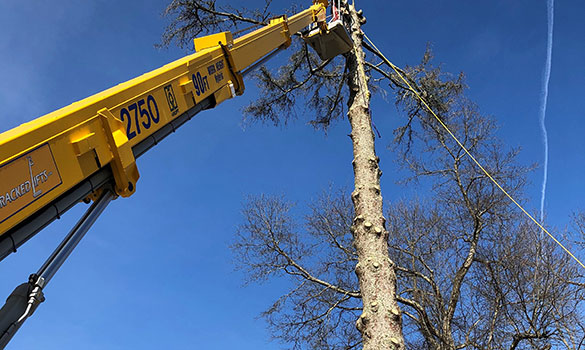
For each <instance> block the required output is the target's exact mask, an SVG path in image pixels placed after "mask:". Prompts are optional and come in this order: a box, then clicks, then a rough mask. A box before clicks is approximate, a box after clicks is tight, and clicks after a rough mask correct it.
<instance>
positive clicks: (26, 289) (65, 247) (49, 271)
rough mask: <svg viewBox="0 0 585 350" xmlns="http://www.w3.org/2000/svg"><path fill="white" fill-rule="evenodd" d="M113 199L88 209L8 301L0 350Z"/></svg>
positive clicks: (106, 195)
mask: <svg viewBox="0 0 585 350" xmlns="http://www.w3.org/2000/svg"><path fill="white" fill-rule="evenodd" d="M112 199H114V194H113V193H112V192H111V191H110V190H104V192H103V193H102V195H101V196H100V197H99V199H98V200H96V201H95V202H94V203H93V204H92V205H91V207H89V209H88V210H87V211H86V212H85V214H84V215H83V217H82V218H81V219H80V220H79V221H78V222H77V224H76V225H75V226H74V227H73V228H72V229H71V231H70V232H69V234H68V235H67V237H65V239H64V240H63V241H62V242H61V244H60V245H59V246H58V247H57V249H55V251H54V252H53V253H52V254H51V256H50V257H49V258H48V259H47V260H46V261H45V263H44V264H43V266H41V268H40V269H39V270H38V272H37V273H36V274H33V275H31V276H30V277H29V281H28V282H27V283H23V284H21V285H19V286H18V287H16V289H15V290H14V292H12V294H10V296H9V297H8V299H6V303H5V304H4V306H3V307H2V309H0V350H1V349H4V348H5V347H6V345H7V344H8V342H9V341H10V339H12V337H13V336H14V334H16V332H17V331H18V329H19V328H20V326H22V324H23V323H24V321H25V320H26V319H27V318H28V317H30V316H31V315H32V314H33V312H34V311H35V310H36V308H37V306H38V305H39V304H40V303H42V302H43V301H44V300H45V297H44V295H43V288H44V287H45V286H46V285H47V284H48V283H49V281H50V280H51V279H52V278H53V276H55V273H56V272H57V271H58V270H59V268H60V267H61V265H63V263H64V262H65V260H67V258H68V257H69V255H71V253H72V252H73V250H74V249H75V247H76V246H77V244H78V243H79V241H81V239H82V238H83V236H85V234H86V233H87V231H89V229H90V227H91V226H92V225H93V223H94V222H95V221H96V220H97V218H98V217H99V216H100V214H101V213H102V212H103V211H104V209H105V208H106V207H107V205H108V204H109V203H110V202H111V201H112Z"/></svg>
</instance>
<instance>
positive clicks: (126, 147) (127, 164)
mask: <svg viewBox="0 0 585 350" xmlns="http://www.w3.org/2000/svg"><path fill="white" fill-rule="evenodd" d="M98 116H99V118H100V119H101V121H102V124H103V127H104V131H105V134H106V138H107V141H108V145H109V146H110V151H111V154H112V159H111V162H110V165H111V167H112V172H113V175H114V181H115V185H116V186H115V192H116V194H117V195H119V196H122V197H129V196H131V195H132V194H133V193H134V191H136V182H137V181H138V178H139V177H140V174H139V173H138V167H137V166H136V159H135V158H134V153H132V147H131V146H130V143H129V142H128V137H127V136H126V130H125V127H124V123H123V122H122V121H121V120H120V119H118V118H116V117H115V116H114V114H112V112H110V110H108V109H107V108H104V109H101V110H99V111H98ZM100 161H101V160H100Z"/></svg>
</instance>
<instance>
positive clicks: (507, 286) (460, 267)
mask: <svg viewBox="0 0 585 350" xmlns="http://www.w3.org/2000/svg"><path fill="white" fill-rule="evenodd" d="M430 58H431V56H430V53H429V52H427V54H426V55H425V57H424V58H423V62H422V63H421V64H420V65H419V66H416V67H410V68H406V69H405V71H404V72H405V74H407V77H408V79H410V80H411V84H414V86H416V87H417V88H419V89H420V90H419V91H424V92H425V94H426V95H427V96H438V97H435V99H434V100H431V101H433V104H434V105H435V106H436V107H438V108H437V109H436V110H438V111H440V114H439V117H440V118H441V119H442V120H443V122H445V123H447V125H448V126H449V128H450V129H451V130H453V131H454V132H455V133H456V134H457V135H458V136H460V137H461V140H462V142H463V144H464V146H465V147H466V148H468V149H469V150H470V151H471V152H473V154H474V155H475V157H476V158H477V159H479V160H480V162H481V163H482V164H484V165H485V166H486V167H487V170H488V171H489V172H490V174H491V175H492V176H493V177H494V178H495V179H497V181H498V182H499V183H500V184H501V185H502V186H504V187H505V188H506V189H507V190H508V192H509V193H510V194H511V195H512V196H514V197H515V198H516V199H518V200H522V198H523V189H524V187H525V185H526V180H525V179H526V176H527V173H528V172H529V171H530V169H531V167H526V166H520V165H518V163H517V161H516V155H517V154H518V151H517V150H509V151H506V150H505V149H506V147H505V146H503V145H502V144H501V143H500V142H499V141H498V139H497V137H496V135H495V131H496V129H497V126H496V125H495V123H494V122H493V120H492V119H491V118H489V117H486V116H482V115H481V114H480V113H479V112H478V109H477V107H476V106H475V105H474V104H473V103H472V102H470V101H468V100H467V99H466V98H465V96H464V94H463V93H464V91H465V85H464V81H463V77H462V76H457V77H452V76H450V75H448V74H443V73H441V71H440V68H437V67H433V66H432V65H431V61H430ZM389 74H390V73H389ZM421 86H425V88H424V90H423V88H421ZM413 97H414V96H412V94H411V92H409V91H407V90H405V89H397V93H396V101H397V104H398V105H399V106H400V107H401V109H402V110H403V111H404V114H405V115H406V117H407V118H406V122H405V124H404V125H403V126H402V127H400V128H398V129H397V130H396V139H395V142H394V145H393V148H394V150H395V151H396V153H397V154H398V155H399V160H400V163H401V164H402V165H403V166H404V167H405V169H406V170H408V171H409V172H410V174H411V175H410V176H409V177H408V178H406V179H405V184H408V185H417V186H421V187H422V188H426V189H429V191H428V192H429V193H430V195H429V196H427V197H426V198H414V199H412V200H410V201H405V202H395V203H392V204H391V205H390V206H389V209H388V224H389V226H388V231H389V233H390V235H389V242H390V244H389V247H390V248H389V249H390V256H393V257H394V258H395V266H394V267H395V269H396V271H397V275H398V282H399V283H398V285H399V286H400V288H399V294H398V301H399V303H400V304H401V305H402V308H403V315H405V317H404V325H403V326H404V328H403V330H404V334H405V337H406V340H407V346H408V347H409V348H413V349H462V348H469V349H543V348H551V347H554V348H559V349H561V348H562V349H564V348H566V349H581V348H583V347H584V343H583V342H584V339H585V338H584V336H585V333H584V332H583V319H584V316H585V315H583V311H582V310H581V309H582V308H583V302H584V301H583V299H584V297H585V290H584V289H583V276H582V274H581V273H580V270H579V267H578V266H577V265H576V264H575V263H574V261H573V260H572V259H571V258H570V257H569V256H567V255H566V254H565V252H563V251H561V250H560V249H559V248H558V246H557V245H556V244H555V243H554V242H552V241H551V240H549V239H548V237H546V236H545V235H544V234H543V233H542V232H540V230H539V229H538V228H535V227H534V225H532V224H531V223H529V222H527V221H526V220H525V219H524V217H523V214H522V213H521V212H519V211H518V210H516V208H515V207H514V206H513V204H512V203H511V201H510V200H509V199H508V198H507V197H506V196H505V195H504V194H503V193H502V192H501V191H500V190H499V189H498V188H496V186H495V185H494V184H493V183H492V182H491V180H490V179H489V178H487V176H486V175H485V174H484V173H483V172H481V170H479V169H478V168H477V167H476V166H475V164H473V163H472V162H471V160H470V159H469V157H468V156H466V155H465V153H464V151H463V150H462V149H461V147H460V146H459V145H457V144H456V143H455V142H453V141H452V140H451V139H450V138H448V135H447V134H446V132H445V131H444V130H443V129H442V127H441V126H440V124H439V123H437V121H436V120H435V119H434V117H433V116H431V115H429V114H428V113H426V112H425V111H424V110H423V109H422V106H420V105H419V103H418V102H417V101H415V100H414V99H413ZM250 208H254V210H253V213H255V214H254V215H251V212H250ZM309 208H310V212H309V213H308V214H306V216H305V218H304V226H302V224H300V223H301V222H302V221H303V220H300V219H299V218H295V216H294V215H292V214H291V209H292V207H291V205H290V203H288V204H287V202H286V201H285V200H284V199H283V198H274V197H272V198H267V197H257V198H254V199H252V200H250V201H249V202H248V206H247V207H246V209H245V210H244V218H245V220H246V224H243V225H242V226H241V227H240V231H239V232H240V235H239V240H238V243H237V244H236V245H235V251H236V253H237V254H238V257H239V259H238V261H240V262H241V263H242V265H243V266H245V267H246V268H248V271H249V273H250V275H251V276H257V277H258V276H259V275H257V273H259V272H263V274H262V278H268V277H269V276H272V275H273V274H276V275H284V276H292V277H293V280H294V286H295V287H296V288H298V289H295V288H292V289H291V291H290V293H288V294H286V295H285V296H283V297H282V298H281V299H280V300H278V301H277V302H276V303H275V304H274V306H273V307H272V308H270V309H269V310H267V312H266V313H265V314H264V315H265V316H266V317H267V319H268V320H269V323H270V325H271V327H272V329H273V334H274V335H275V336H276V337H277V338H280V339H282V340H285V341H287V342H290V343H291V344H294V345H295V346H296V347H297V348H301V346H302V345H309V346H310V347H314V348H320V349H346V348H352V347H354V346H358V343H356V342H351V341H350V342H348V343H345V342H343V341H342V340H345V339H350V340H356V339H357V340H359V337H355V336H354V335H353V334H355V332H354V333H352V330H353V325H352V324H351V323H350V321H349V320H351V318H352V317H347V315H348V314H350V315H357V314H360V313H361V312H362V311H361V304H360V303H359V301H358V299H359V298H360V297H361V294H360V292H359V288H358V284H357V281H356V279H355V277H354V276H353V274H352V273H353V270H352V266H353V262H352V260H353V261H356V259H357V258H356V256H355V248H354V247H352V245H351V234H350V231H351V229H352V207H351V204H350V202H349V200H348V199H347V195H344V194H343V193H336V194H335V195H332V194H324V196H323V197H322V198H321V199H320V200H319V201H317V202H316V203H313V204H311V205H309ZM267 212H270V213H273V214H271V215H266V213H267ZM257 213H263V214H262V215H261V216H259V215H257ZM272 215H284V216H285V217H286V219H283V218H282V217H279V219H278V220H274V219H271V217H272ZM260 217H262V219H259V218H260ZM251 219H252V222H254V223H255V225H250V223H251V221H250V220H251ZM274 222H287V227H288V229H287V230H286V231H283V232H282V235H283V237H282V238H276V239H272V238H271V237H273V236H274V234H273V233H271V232H270V230H271V227H272V226H271V225H272V223H274ZM576 222H578V223H580V222H581V221H576ZM268 238H270V239H271V241H270V242H271V243H270V242H268V243H267V242H266V240H267V239H268ZM285 242H287V243H285ZM276 246H278V248H275V247H276ZM254 247H256V248H260V247H261V249H265V250H264V251H263V253H260V251H259V250H255V248H254ZM293 247H294V249H306V250H303V251H295V250H294V249H293ZM301 247H302V248H301ZM267 252H270V254H274V256H273V259H267V258H266V253H267ZM293 252H296V254H294V253H293ZM316 252H319V253H318V254H317V253H316ZM275 257H279V258H280V259H282V260H281V263H280V264H277V263H275V260H274V258H275ZM317 286H318V287H319V288H321V289H317V290H320V291H323V293H325V291H327V298H324V299H315V296H316V295H320V294H318V293H317V292H315V290H314V289H312V288H316V287H317ZM309 310H310V312H308V311H309ZM290 320H294V322H292V323H287V322H289V321H290ZM343 320H346V322H345V323H344V322H343ZM358 324H359V323H358ZM284 325H286V327H285V326H284ZM322 330H325V331H324V332H323V331H322ZM340 332H341V333H340ZM340 335H341V336H340ZM356 335H357V334H356ZM344 337H346V338H344ZM315 344H320V347H318V346H316V345H315ZM323 344H326V345H323Z"/></svg>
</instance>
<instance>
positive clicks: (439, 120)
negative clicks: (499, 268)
mask: <svg viewBox="0 0 585 350" xmlns="http://www.w3.org/2000/svg"><path fill="white" fill-rule="evenodd" d="M364 37H365V38H366V40H368V42H369V43H370V45H372V47H373V48H374V49H375V50H376V51H377V52H378V54H380V55H381V56H382V57H383V58H384V59H385V60H386V61H387V63H389V64H390V67H391V68H392V69H393V70H394V71H395V72H396V74H397V75H398V76H399V77H400V79H402V81H403V82H404V83H405V84H406V85H407V86H408V88H409V89H410V91H412V92H413V93H414V94H415V95H416V97H417V98H418V99H419V100H420V101H421V103H422V104H423V105H424V106H425V107H426V108H427V109H428V110H429V112H431V114H432V115H433V116H434V117H435V119H437V121H438V122H439V123H440V124H441V125H442V126H443V128H445V130H446V131H447V132H448V133H449V135H451V137H452V138H453V140H455V142H457V144H458V145H459V147H461V149H463V151H465V153H466V154H467V155H468V156H469V157H470V158H471V159H472V160H473V162H474V163H475V164H476V165H477V166H478V167H479V168H480V169H481V171H483V173H484V174H485V175H486V176H487V177H488V178H489V179H490V180H492V182H493V183H494V184H495V185H496V186H497V187H498V188H499V189H500V190H501V191H502V192H503V193H504V194H505V195H506V197H508V198H509V199H510V200H511V201H512V202H513V203H514V204H516V206H517V207H518V208H520V210H522V212H523V213H524V214H526V216H528V217H529V218H530V220H532V221H533V222H534V223H535V224H536V225H537V226H538V227H540V229H541V230H542V231H544V232H546V234H547V235H548V236H549V237H550V238H552V240H553V241H555V243H556V244H558V245H559V246H560V247H561V248H563V250H564V251H565V252H567V254H569V255H570V256H571V257H572V258H573V259H574V260H575V261H576V262H577V263H578V264H579V265H581V267H583V268H584V269H585V265H584V264H583V263H582V262H581V261H580V260H579V259H577V257H576V256H575V255H573V253H571V252H570V251H569V249H567V248H566V247H565V246H564V245H563V244H562V243H561V242H559V240H558V239H556V238H555V236H553V235H552V234H550V233H549V232H548V230H547V229H546V228H544V226H543V225H541V224H540V223H539V222H538V221H537V220H536V219H534V218H533V217H532V215H530V214H529V213H528V212H527V211H526V210H525V209H524V208H523V207H522V206H521V205H520V204H519V203H518V202H516V200H515V199H514V198H512V196H511V195H510V194H509V193H508V192H507V191H506V190H505V189H504V188H503V187H502V186H500V184H499V183H498V182H497V181H496V180H495V179H494V178H493V177H492V176H491V175H490V173H488V172H487V170H485V169H484V167H483V166H481V164H479V162H478V161H477V160H476V159H475V157H474V156H473V155H472V154H471V153H470V152H469V151H468V150H467V148H465V146H463V144H462V143H461V142H460V141H459V139H458V138H457V137H456V136H455V135H454V134H453V133H452V132H451V130H449V128H448V127H447V125H445V123H443V121H442V120H441V118H439V117H438V116H437V114H435V112H434V111H433V110H432V109H431V107H430V106H429V105H428V104H427V102H426V101H425V100H424V99H423V98H422V96H421V95H420V94H419V93H418V92H417V91H416V90H415V89H414V88H413V87H412V86H411V85H410V83H409V82H408V80H406V79H405V78H404V76H403V75H402V74H400V71H399V69H398V67H396V65H394V64H393V63H392V62H390V60H389V59H387V58H386V57H385V56H384V54H383V53H382V52H381V51H380V50H379V49H378V48H377V47H376V45H374V43H373V42H372V41H371V40H370V38H368V36H367V35H365V34H364Z"/></svg>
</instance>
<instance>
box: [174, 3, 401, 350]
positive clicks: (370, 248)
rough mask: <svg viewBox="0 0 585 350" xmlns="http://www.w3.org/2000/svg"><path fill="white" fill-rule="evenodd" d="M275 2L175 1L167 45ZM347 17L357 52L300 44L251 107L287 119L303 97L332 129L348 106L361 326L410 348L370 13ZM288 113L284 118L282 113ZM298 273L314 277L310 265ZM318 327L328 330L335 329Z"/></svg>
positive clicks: (367, 335) (380, 342) (250, 17)
mask: <svg viewBox="0 0 585 350" xmlns="http://www.w3.org/2000/svg"><path fill="white" fill-rule="evenodd" d="M268 5H270V1H267V2H266V7H264V9H263V10H259V11H250V10H239V9H234V8H232V7H228V6H226V5H219V4H218V3H217V2H216V1H215V0H173V1H172V2H171V4H170V5H169V7H168V9H167V14H168V15H170V16H171V17H172V18H173V20H172V22H171V24H170V26H169V27H168V29H167V31H166V34H165V35H164V36H163V44H168V43H170V42H172V41H173V40H175V39H176V40H177V41H178V42H179V43H180V44H184V43H185V42H188V41H189V40H190V39H191V38H192V37H193V36H195V35H199V34H203V33H207V32H209V31H216V30H225V29H231V28H233V27H235V28H238V25H242V26H243V25H244V24H246V25H249V24H253V25H261V24H262V23H264V22H265V21H266V19H267V18H268V17H270V16H271V14H270V13H269V11H268ZM341 16H342V17H343V20H344V22H345V23H346V24H347V29H348V31H349V36H350V37H351V40H352V41H353V43H354V47H353V49H352V50H351V51H349V52H348V53H346V54H344V55H343V57H341V56H340V57H337V58H335V59H333V60H327V61H325V62H320V61H319V60H317V59H316V57H315V56H314V55H313V54H312V53H310V52H309V51H308V49H307V47H306V45H302V44H297V46H296V51H295V52H294V53H293V54H292V55H291V56H290V59H289V61H288V64H284V65H281V67H280V68H279V69H277V70H276V72H273V71H270V70H269V69H267V68H262V69H261V70H260V71H259V73H258V74H257V79H258V85H259V87H260V89H261V90H262V96H263V97H261V98H259V99H258V100H256V101H254V102H253V103H252V104H251V105H250V106H248V107H247V108H246V109H245V111H244V112H245V113H246V114H247V115H249V116H250V117H252V119H254V120H260V121H270V122H273V123H274V124H281V123H286V122H287V119H286V118H288V117H289V116H291V115H293V113H290V112H291V111H294V106H295V105H297V103H296V102H297V101H303V102H302V105H304V106H306V108H305V112H306V113H305V114H304V115H309V116H311V117H310V122H311V123H312V124H313V125H315V126H316V127H323V128H325V129H326V128H327V126H328V125H329V123H331V122H332V121H333V120H335V119H338V118H339V117H340V116H341V115H342V112H343V111H344V107H343V105H344V104H346V105H347V119H348V121H349V123H350V125H351V129H352V131H351V133H350V137H351V140H352V145H353V156H354V159H353V162H352V164H353V169H354V179H355V189H354V191H353V195H352V201H353V204H354V211H353V223H352V229H351V232H352V234H353V246H354V247H355V255H356V258H357V260H356V261H354V262H353V263H354V264H355V266H356V268H355V272H356V274H357V276H358V283H359V290H360V296H361V301H362V302H363V311H362V313H361V314H360V316H359V317H358V318H357V323H356V326H357V329H358V330H359V332H360V333H361V335H362V337H361V339H362V346H363V348H364V349H372V350H379V349H403V348H404V339H403V336H402V331H401V313H400V309H399V308H398V305H397V301H396V275H395V271H394V269H393V262H392V260H390V257H389V256H388V253H389V251H388V239H387V238H388V232H387V231H386V229H385V218H384V216H383V209H382V195H381V189H380V176H381V171H380V170H379V167H378V162H379V158H378V157H377V156H376V150H375V145H374V133H373V130H372V120H371V114H370V97H371V93H370V91H369V89H370V86H369V84H368V81H369V76H368V75H367V74H366V67H365V52H364V50H363V47H362V42H363V32H362V30H361V26H362V25H363V24H364V23H365V18H364V17H363V15H362V12H361V11H358V10H357V9H356V8H355V7H354V6H353V5H349V4H347V3H346V1H343V2H342V6H341ZM282 116H285V118H284V119H282ZM264 233H267V234H271V235H277V233H278V232H272V231H271V230H267V231H265V232H264ZM291 254H292V253H291ZM293 266H294V265H293ZM297 273H299V274H301V275H302V276H308V275H307V273H306V272H303V270H299V272H297ZM308 286H309V285H308ZM311 288H312V287H311ZM322 288H325V286H322ZM306 293H309V292H308V291H306ZM310 293H317V294H318V295H319V297H325V296H327V295H329V293H331V290H330V289H325V290H324V291H323V292H322V293H321V292H318V291H316V290H313V289H311V291H310ZM346 297H348V298H349V297H350V296H349V295H347V296H346ZM350 311H352V312H353V311H355V310H350ZM346 315H348V314H346ZM315 316H317V315H315ZM347 317H349V315H348V316H347ZM291 322H292V321H291ZM284 329H287V328H286V327H285V328H284ZM319 329H321V330H322V332H323V333H327V332H329V331H330V330H329V329H324V328H319ZM349 333H350V334H353V332H349ZM315 346H317V345H315ZM318 346H322V347H323V346H326V344H320V345H318Z"/></svg>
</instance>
